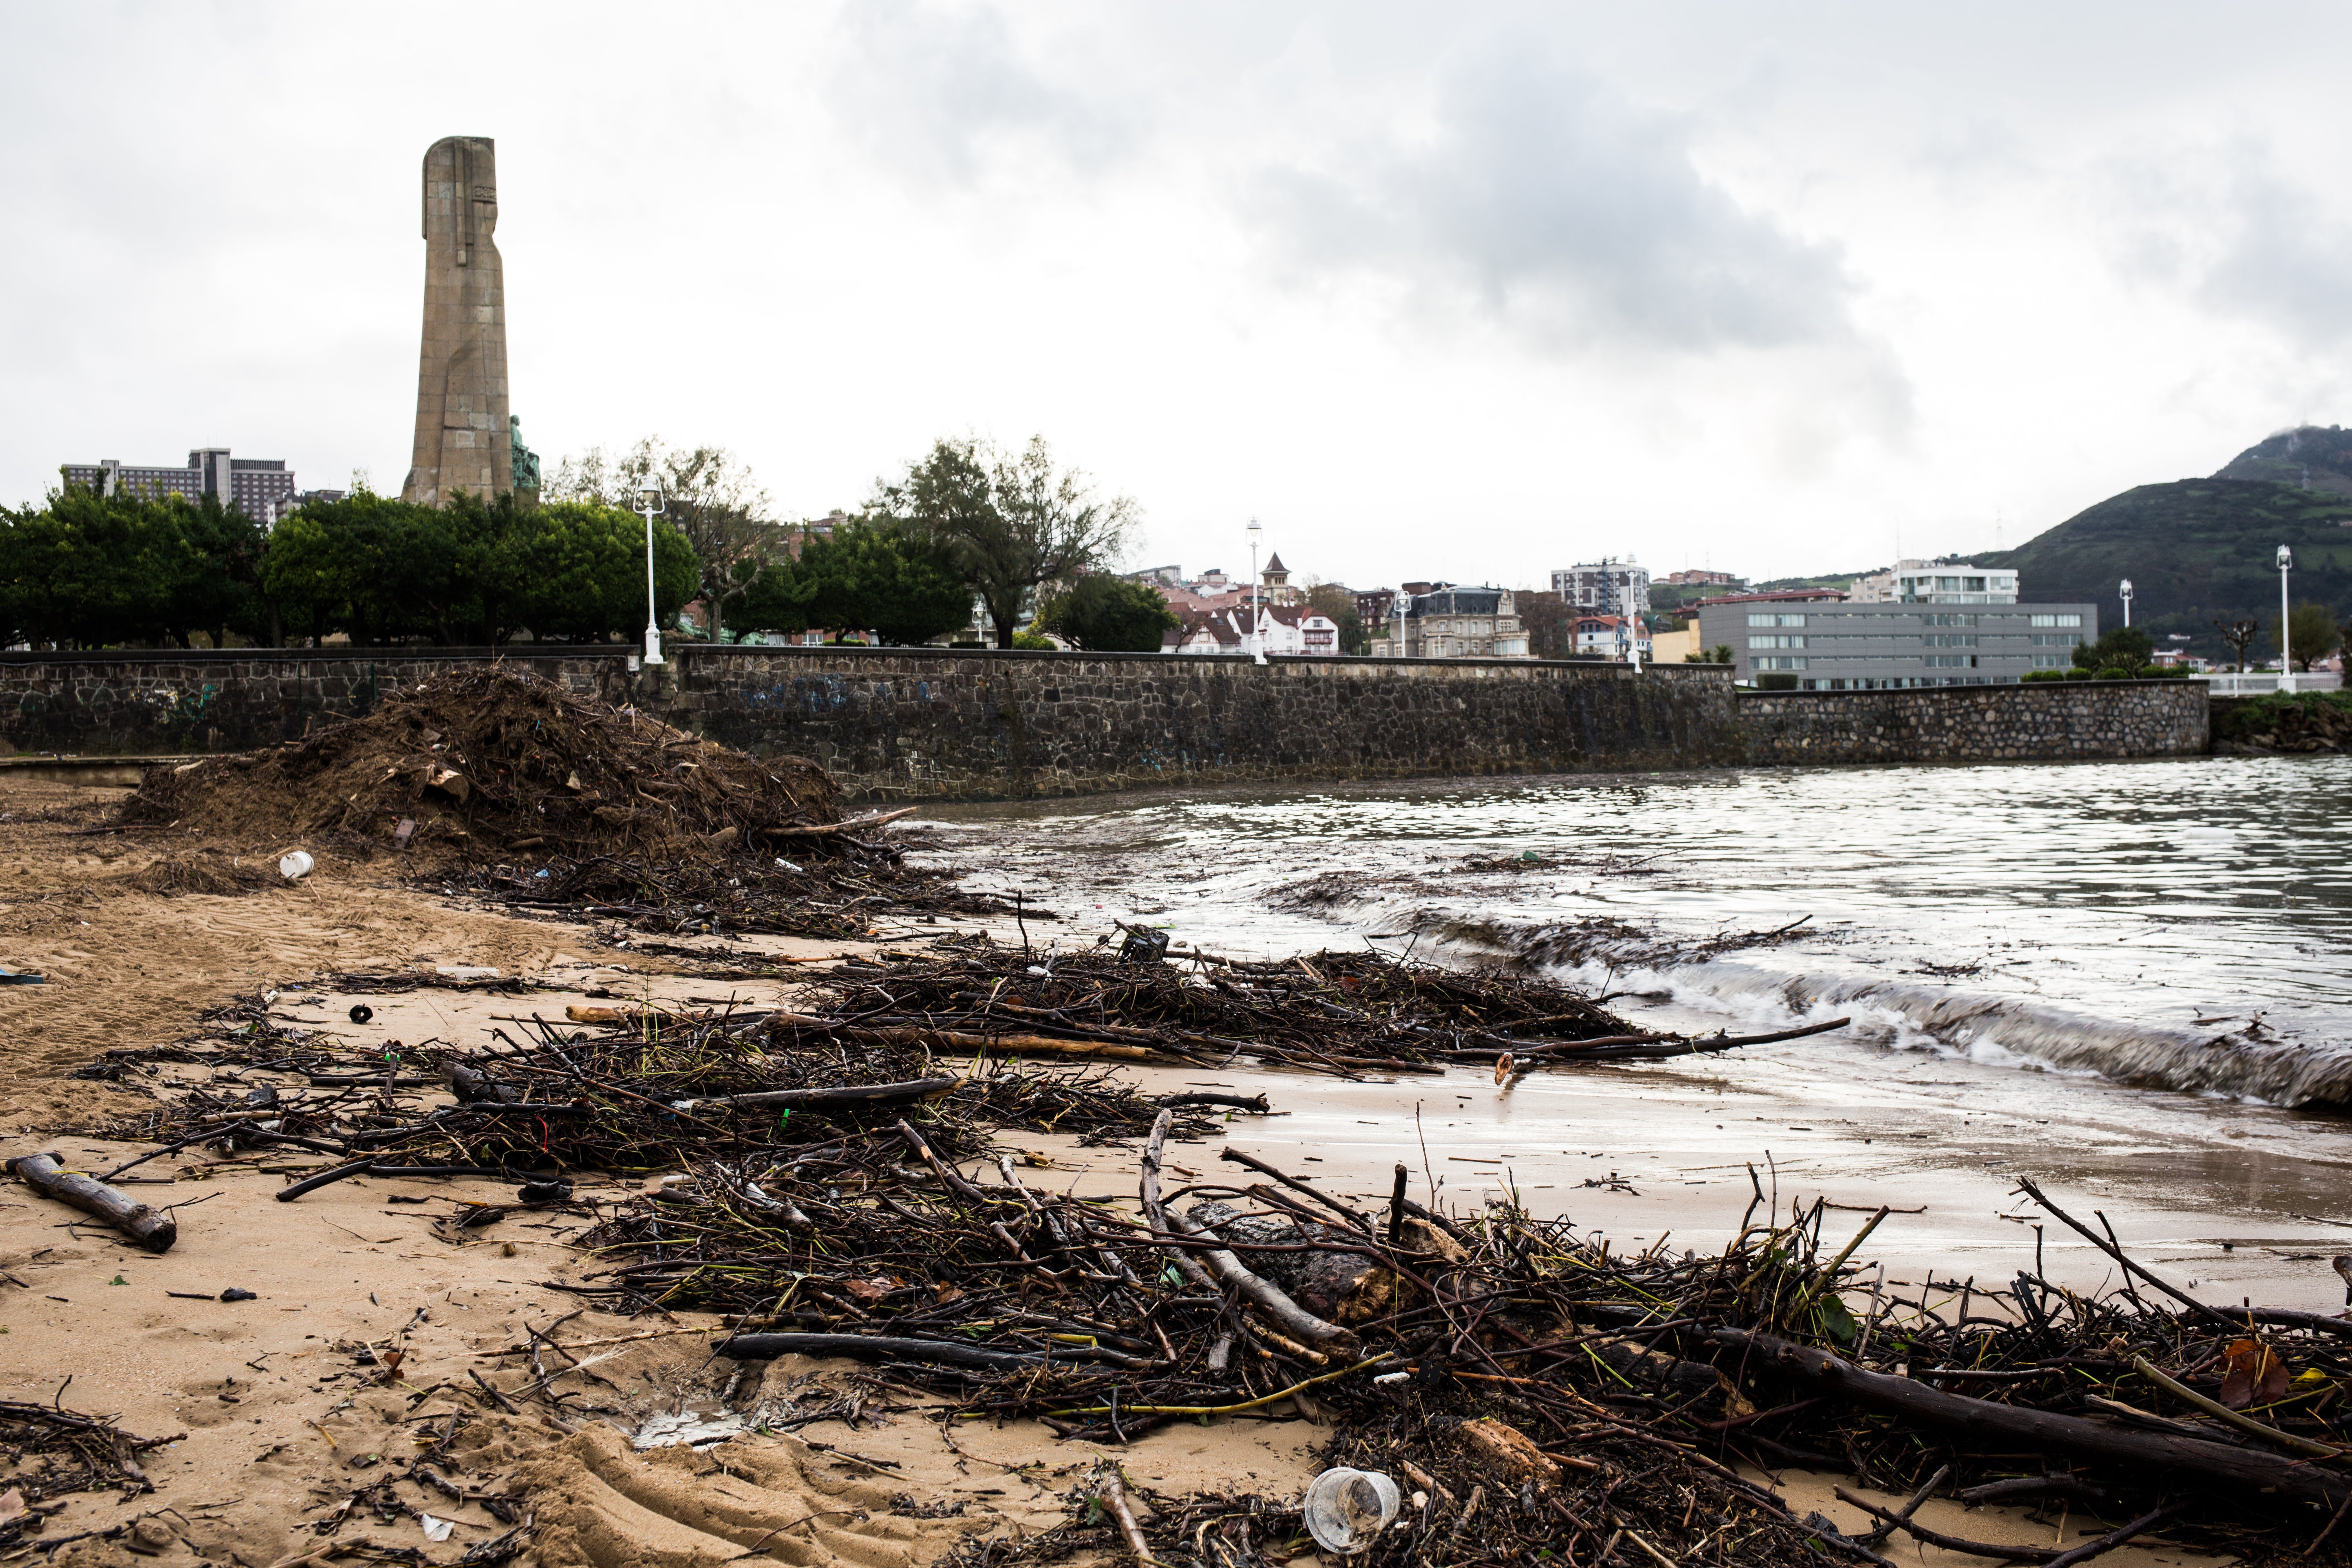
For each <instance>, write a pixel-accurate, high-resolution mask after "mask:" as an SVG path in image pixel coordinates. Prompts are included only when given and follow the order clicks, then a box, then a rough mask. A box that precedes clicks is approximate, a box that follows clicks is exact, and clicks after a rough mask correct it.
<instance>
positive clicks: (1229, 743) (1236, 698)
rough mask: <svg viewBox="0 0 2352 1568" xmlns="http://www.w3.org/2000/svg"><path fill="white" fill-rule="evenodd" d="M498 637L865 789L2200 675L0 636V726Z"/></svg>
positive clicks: (1920, 739)
mask: <svg viewBox="0 0 2352 1568" xmlns="http://www.w3.org/2000/svg"><path fill="white" fill-rule="evenodd" d="M491 658H497V659H500V660H502V661H503V662H504V663H505V664H507V665H508V666H509V668H517V669H524V670H529V671H531V672H532V673H534V674H537V675H540V676H541V677H543V678H545V679H550V680H553V681H556V682H559V683H560V684H562V686H563V687H564V688H566V689H569V690H572V691H575V692H578V693H580V694H582V695H583V696H594V697H599V698H602V699H603V700H606V701H612V702H634V703H635V704H636V705H638V706H639V707H641V708H643V709H645V710H646V711H647V712H649V713H653V714H656V715H658V716H659V717H662V718H665V719H667V720H669V721H672V722H675V723H677V724H680V725H682V726H684V727H686V728H688V729H690V730H693V731H696V732H698V733H700V734H704V735H707V736H709V738H711V739H712V740H715V741H720V742H725V743H727V744H729V745H733V746H739V747H741V748H743V749H745V750H747V751H751V752H756V753H759V754H762V755H772V754H776V753H780V752H783V753H792V754H795V755H800V756H806V757H810V758H814V760H816V761H818V762H821V763H824V765H825V766H826V767H828V768H830V769H832V770H833V772H834V773H835V774H836V775H837V776H838V777H839V778H840V780H841V782H842V786H843V788H844V789H845V791H847V792H848V793H849V795H851V796H852V797H853V798H856V799H859V800H866V801H916V800H992V799H1018V798H1025V797H1031V796H1039V795H1085V794H1091V793H1095V792H1097V791H1103V790H1113V789H1127V788H1136V787H1144V786H1153V785H1202V784H1222V783H1250V782H1275V781H1280V780H1297V781H1301V782H1307V781H1318V780H1344V779H1383V778H1410V777H1465V776H1476V775H1493V774H1504V773H1586V772H1615V771H1624V772H1655V771H1666V770H1675V769H1685V768H1705V767H1726V766H1738V765H1740V764H1743V763H1744V764H1750V765H1788V764H1811V763H1969V762H1995V761H2022V760H2056V759H2077V760H2079V759H2090V758H2099V757H2157V756H2184V755H2191V754H2195V753H2199V752H2204V751H2205V750H2207V743H2208V726H2207V720H2206V707H2205V694H2204V691H2203V689H2202V688H2201V687H2200V686H2199V685H2197V684H2195V683H2192V682H2186V681H2067V682H2063V683H2055V682H2053V683H2049V684H2037V685H2032V686H1979V687H1942V688H1923V689H1916V690H1907V691H1843V692H1821V691H1785V692H1742V693H1738V694H1737V695H1735V693H1734V689H1733V688H1732V686H1731V683H1730V671H1729V669H1728V668H1727V667H1725V666H1720V665H1705V666H1702V665H1691V666H1674V665H1669V666H1664V667H1653V668H1647V669H1644V670H1643V671H1641V672H1639V673H1638V674H1637V673H1635V672H1633V671H1631V670H1628V669H1626V668H1623V667H1622V666H1618V665H1609V664H1600V663H1557V664H1555V663H1536V662H1529V661H1524V660H1492V661H1488V660H1472V659H1377V660H1376V659H1354V658H1296V659H1292V658H1277V659H1275V660H1273V661H1271V662H1270V663H1268V664H1266V665H1265V666H1258V665H1255V664H1252V663H1250V662H1248V661H1246V660H1243V659H1235V658H1171V657H1168V656H1165V655H1155V654H1057V653H1027V652H1002V653H1000V652H996V651H994V650H989V649H977V650H975V649H942V648H926V649H921V650H915V649H898V650H894V649H887V648H875V649H855V648H767V647H729V648H713V647H694V646H689V647H683V648H677V649H674V650H673V656H672V660H671V662H670V664H669V665H667V667H665V668H660V669H657V670H647V671H644V672H642V673H640V672H633V671H631V670H630V669H629V668H628V667H627V666H628V658H629V650H628V649H626V648H625V647H617V646H598V647H569V648H525V649H520V650H517V649H509V650H491V649H466V648H449V649H439V650H435V651H433V652H430V653H415V652H410V651H407V650H401V649H391V650H382V651H374V650H368V649H325V650H307V649H246V650H231V651H228V652H224V653H218V654H215V653H206V652H195V653H178V652H169V651H165V652H154V653H146V652H138V653H92V654H64V655H47V654H0V751H14V752H20V753H23V752H66V753H72V754H78V755H82V756H90V757H103V756H134V755H138V756H154V755H175V754H188V753H198V752H222V751H244V750H250V749H253V748H256V747H261V746H271V745H277V744H278V743H280V742H286V741H290V740H296V739H299V738H300V737H301V736H303V735H305V734H308V733H310V732H311V731H314V730H315V729H317V728H318V726H320V724H322V723H327V722H331V721H336V720H340V719H345V718H351V717H355V716H357V715H359V714H362V713H365V712H366V711H368V710H370V709H372V708H373V707H374V705H375V704H376V703H377V702H378V701H379V700H382V699H383V696H384V695H385V694H386V693H388V692H391V691H394V690H396V689H400V688H402V687H405V686H409V685H413V684H414V683H415V682H416V681H419V680H422V679H425V677H426V676H428V675H430V674H432V673H433V672H435V671H436V670H440V669H446V668H453V667H457V666H464V665H475V664H479V663H481V662H482V661H484V660H486V659H491Z"/></svg>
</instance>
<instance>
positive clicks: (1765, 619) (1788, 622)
mask: <svg viewBox="0 0 2352 1568" xmlns="http://www.w3.org/2000/svg"><path fill="white" fill-rule="evenodd" d="M1804 624H1805V617H1804V616H1790V615H1774V614H1771V613H1769V612H1752V611H1751V612H1750V613H1749V615H1748V625H1749V626H1803V625H1804Z"/></svg>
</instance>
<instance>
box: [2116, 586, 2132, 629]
mask: <svg viewBox="0 0 2352 1568" xmlns="http://www.w3.org/2000/svg"><path fill="white" fill-rule="evenodd" d="M2116 592H2117V593H2118V594H2119V595H2121V596H2122V598H2123V602H2124V625H2126V626H2129V625H2131V579H2130V578H2128V577H2126V578H2125V579H2124V581H2123V586H2122V587H2120V588H2119V589H2117V590H2116Z"/></svg>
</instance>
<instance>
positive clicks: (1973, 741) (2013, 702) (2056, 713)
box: [1738, 680, 2210, 766]
mask: <svg viewBox="0 0 2352 1568" xmlns="http://www.w3.org/2000/svg"><path fill="white" fill-rule="evenodd" d="M2206 708H2207V705H2206V697H2205V689H2204V686H2203V685H2202V684H2201V683H2200V682H2198V681H2193V680H2065V681H2055V680H2053V681H2036V682H2034V683H2032V684H2031V685H2021V686H1940V687H1921V688H1918V689H1913V690H1902V691H1753V692H1750V691H1743V692H1741V693H1740V694H1739V697H1738V716H1739V724H1740V728H1741V729H1742V730H1743V731H1745V733H1746V738H1747V747H1746V759H1747V761H1748V762H1749V763H1755V764H1758V765H1774V764H1778V765H1784V766H1785V765H1790V764H1801V763H1991V762H2061V761H2087V760H2090V759H2093V758H2101V757H2187V756H2196V755H2200V754H2201V753H2203V752H2206V751H2207V750H2209V749H2210V721H2209V720H2208V717H2207V710H2206Z"/></svg>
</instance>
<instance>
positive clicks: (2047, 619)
mask: <svg viewBox="0 0 2352 1568" xmlns="http://www.w3.org/2000/svg"><path fill="white" fill-rule="evenodd" d="M2033 624H2034V625H2035V626H2081V625H2082V624H2083V617H2082V616H2034V617H2033Z"/></svg>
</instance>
